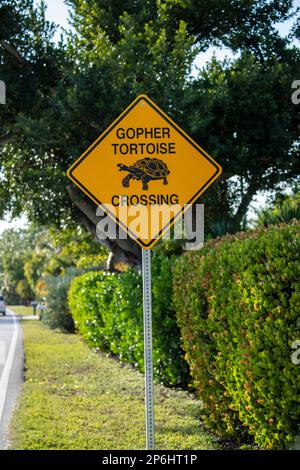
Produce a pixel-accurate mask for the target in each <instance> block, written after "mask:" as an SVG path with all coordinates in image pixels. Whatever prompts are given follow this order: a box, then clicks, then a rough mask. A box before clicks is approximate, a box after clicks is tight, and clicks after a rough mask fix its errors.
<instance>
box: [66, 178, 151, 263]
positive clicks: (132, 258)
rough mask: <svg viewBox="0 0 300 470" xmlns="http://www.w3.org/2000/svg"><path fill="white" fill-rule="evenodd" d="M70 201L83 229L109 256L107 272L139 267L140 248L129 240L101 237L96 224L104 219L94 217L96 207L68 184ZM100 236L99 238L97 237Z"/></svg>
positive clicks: (74, 187) (140, 260)
mask: <svg viewBox="0 0 300 470" xmlns="http://www.w3.org/2000/svg"><path fill="white" fill-rule="evenodd" d="M67 190H68V193H69V195H70V198H71V200H72V201H73V203H74V204H75V206H76V208H77V210H78V218H79V220H80V222H81V223H82V224H83V225H84V227H85V228H86V229H87V230H88V231H89V232H90V233H91V234H92V236H93V238H94V240H95V241H97V242H98V243H100V244H101V245H102V246H104V247H105V248H106V249H108V250H109V252H110V254H109V257H108V260H107V269H108V270H109V271H120V270H121V269H122V266H123V265H124V264H125V265H128V266H140V265H141V262H142V252H141V248H140V247H139V246H138V245H137V243H136V242H135V241H133V240H132V239H131V238H129V237H128V238H126V239H124V240H123V239H122V240H120V239H115V238H105V237H104V236H102V237H101V233H99V229H98V230H97V224H98V223H99V221H100V220H101V219H102V218H103V217H106V215H105V216H102V217H99V216H96V210H97V206H96V204H94V203H93V202H92V201H91V200H90V199H89V198H88V197H87V196H85V195H84V194H83V193H82V191H80V189H78V188H76V186H74V185H71V184H69V185H68V186H67ZM99 235H100V236H99Z"/></svg>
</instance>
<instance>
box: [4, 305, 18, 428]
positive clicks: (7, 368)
mask: <svg viewBox="0 0 300 470" xmlns="http://www.w3.org/2000/svg"><path fill="white" fill-rule="evenodd" d="M7 313H8V315H9V316H11V317H12V319H13V322H14V332H13V337H12V340H11V343H10V348H9V352H8V355H7V359H6V363H5V366H4V369H3V372H2V376H1V379H0V422H1V419H2V415H3V411H4V405H5V400H6V394H7V388H8V381H9V376H10V372H11V369H12V366H13V362H14V357H15V351H16V345H17V338H18V326H17V321H16V318H15V315H13V313H12V312H11V311H10V310H7Z"/></svg>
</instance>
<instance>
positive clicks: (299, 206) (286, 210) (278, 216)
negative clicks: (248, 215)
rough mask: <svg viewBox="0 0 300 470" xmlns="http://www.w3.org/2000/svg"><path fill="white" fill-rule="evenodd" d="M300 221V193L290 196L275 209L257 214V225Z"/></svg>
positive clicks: (264, 210)
mask: <svg viewBox="0 0 300 470" xmlns="http://www.w3.org/2000/svg"><path fill="white" fill-rule="evenodd" d="M293 219H298V220H299V219H300V193H298V194H295V195H294V196H289V197H287V198H285V199H284V200H283V201H281V202H278V203H277V204H275V206H274V207H273V208H267V209H263V210H261V211H259V212H257V225H258V226H264V227H266V226H268V225H275V224H280V223H283V222H290V221H291V220H293Z"/></svg>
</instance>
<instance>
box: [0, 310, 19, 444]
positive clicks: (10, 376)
mask: <svg viewBox="0 0 300 470" xmlns="http://www.w3.org/2000/svg"><path fill="white" fill-rule="evenodd" d="M23 364H24V357H23V341H22V328H21V325H20V318H18V317H17V316H16V315H14V314H13V312H11V311H10V310H7V316H6V317H3V316H0V449H2V450H3V449H5V448H7V447H8V445H9V442H8V437H7V432H8V426H9V422H10V419H11V416H12V412H13V409H14V405H15V402H16V398H17V396H18V394H19V393H20V390H21V387H22V383H23Z"/></svg>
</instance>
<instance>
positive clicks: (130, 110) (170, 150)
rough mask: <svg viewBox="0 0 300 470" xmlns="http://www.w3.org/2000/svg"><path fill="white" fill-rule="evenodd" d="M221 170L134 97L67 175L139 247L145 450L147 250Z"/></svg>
mask: <svg viewBox="0 0 300 470" xmlns="http://www.w3.org/2000/svg"><path fill="white" fill-rule="evenodd" d="M221 172H222V169H221V167H220V165H219V164H218V163H217V162H216V161H215V160H213V159H212V158H211V157H210V156H209V155H208V154H207V153H206V152H205V151H204V150H203V149H202V148H201V147H200V146H199V145H198V144H197V143H196V142H195V141H194V140H193V139H191V138H190V137H189V136H188V135H187V134H186V133H185V132H184V131H183V130H182V129H181V128H180V127H179V126H178V125H177V124H176V123H175V122H174V121H173V120H172V119H171V118H170V117H169V116H168V115H167V114H165V113H164V112H163V111H162V110H161V109H160V108H159V107H158V106H157V105H156V104H155V103H154V102H153V101H152V100H151V99H150V98H148V96H146V95H140V96H138V97H137V98H136V99H135V100H134V101H133V102H132V103H131V104H130V105H129V106H128V107H127V108H126V109H125V110H124V111H123V112H122V113H121V114H120V116H118V117H117V119H116V120H115V121H114V122H113V123H112V124H111V125H110V126H109V127H108V128H107V129H106V130H105V131H104V132H103V133H102V134H101V135H100V136H99V137H98V139H97V140H96V141H95V142H94V143H93V144H92V145H91V146H90V147H89V148H88V149H87V150H86V151H85V152H84V153H83V155H82V156H81V157H80V158H78V160H76V161H75V162H74V163H73V164H72V165H71V167H70V168H69V169H68V172H67V175H68V177H69V178H70V179H71V180H72V181H73V183H75V184H76V185H77V186H78V187H79V188H80V189H81V190H82V191H83V192H84V193H85V194H86V195H87V196H88V197H89V198H90V199H92V201H94V203H95V204H96V205H97V206H98V207H101V208H102V209H103V210H104V211H105V212H106V213H107V214H108V216H109V217H110V218H111V219H112V220H113V221H114V222H115V223H116V224H118V225H119V226H120V227H121V228H122V229H123V233H125V234H127V235H128V236H129V237H130V238H132V239H134V240H135V241H136V242H137V243H138V244H139V245H140V246H141V247H142V271H143V306H144V357H145V400H146V435H147V449H148V450H153V449H154V447H155V442H154V396H153V395H154V394H153V360H152V306H151V250H150V249H151V248H152V247H153V246H154V245H155V244H156V243H157V242H158V240H159V239H160V238H161V237H162V236H163V235H164V234H165V233H167V232H168V230H169V229H170V227H171V226H172V225H174V224H175V222H176V221H177V220H178V219H179V218H180V216H182V215H183V214H184V213H185V212H186V211H187V210H188V209H189V208H190V207H191V205H192V204H193V203H194V202H195V201H197V199H198V198H199V196H200V195H201V194H202V193H204V192H205V191H206V189H207V188H208V187H209V186H210V185H211V184H212V183H213V182H214V181H215V180H216V179H217V178H218V177H219V175H220V174H221ZM110 237H111V235H110Z"/></svg>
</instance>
